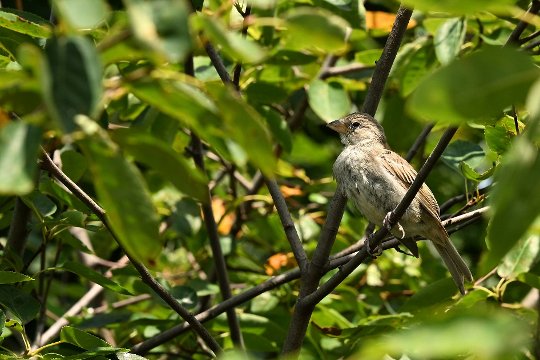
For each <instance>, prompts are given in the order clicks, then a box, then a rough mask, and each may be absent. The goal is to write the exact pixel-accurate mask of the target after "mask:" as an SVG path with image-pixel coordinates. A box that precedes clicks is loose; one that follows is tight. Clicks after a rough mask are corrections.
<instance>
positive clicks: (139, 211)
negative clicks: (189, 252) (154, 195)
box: [85, 137, 161, 265]
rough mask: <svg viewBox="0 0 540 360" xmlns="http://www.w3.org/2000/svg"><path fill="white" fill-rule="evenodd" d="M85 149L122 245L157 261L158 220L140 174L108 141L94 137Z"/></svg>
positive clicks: (151, 261)
mask: <svg viewBox="0 0 540 360" xmlns="http://www.w3.org/2000/svg"><path fill="white" fill-rule="evenodd" d="M85 148H86V152H87V156H88V157H89V159H90V164H89V166H90V170H91V171H92V175H93V182H94V186H95V187H96V192H97V194H98V199H99V202H100V204H101V206H102V207H103V208H104V209H105V211H106V214H107V218H108V219H109V221H110V224H111V226H112V229H113V231H114V232H115V234H116V235H117V236H118V239H119V241H120V243H121V245H122V246H123V248H124V249H125V250H126V251H127V252H128V253H129V254H130V255H131V256H134V257H135V258H136V259H138V260H139V261H141V262H143V263H145V264H148V265H153V264H155V259H156V257H157V256H158V254H159V253H160V252H161V242H160V240H159V233H158V225H159V221H158V217H157V214H156V211H155V209H154V206H153V205H152V201H151V198H150V194H149V193H148V189H147V187H146V184H145V183H144V180H143V178H142V175H141V173H140V172H139V171H138V170H137V168H136V167H135V166H134V165H133V164H131V163H130V162H128V161H127V160H126V159H125V158H124V157H123V156H122V154H121V153H120V152H119V151H118V149H116V148H114V147H113V146H112V145H111V144H109V143H108V142H106V141H103V140H101V139H99V138H97V137H95V138H93V139H91V140H90V141H87V142H86V143H85Z"/></svg>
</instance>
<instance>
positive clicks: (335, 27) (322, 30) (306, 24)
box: [284, 7, 349, 53]
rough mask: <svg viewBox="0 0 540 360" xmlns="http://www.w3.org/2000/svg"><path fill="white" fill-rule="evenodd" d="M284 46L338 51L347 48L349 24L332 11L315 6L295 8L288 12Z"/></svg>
mask: <svg viewBox="0 0 540 360" xmlns="http://www.w3.org/2000/svg"><path fill="white" fill-rule="evenodd" d="M286 27H287V32H286V34H285V44H284V47H285V48H288V49H292V50H306V49H307V50H316V51H317V52H319V51H322V52H331V53H338V52H342V51H344V50H345V49H346V47H347V45H346V42H345V35H346V33H347V28H348V27H349V24H348V23H347V22H346V21H345V20H343V19H342V18H340V17H339V16H336V15H334V14H333V13H332V12H330V11H327V10H324V9H320V8H314V7H301V8H295V9H293V10H291V11H289V12H288V13H287V14H286Z"/></svg>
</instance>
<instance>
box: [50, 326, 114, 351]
mask: <svg viewBox="0 0 540 360" xmlns="http://www.w3.org/2000/svg"><path fill="white" fill-rule="evenodd" d="M60 339H61V340H62V341H64V342H67V343H69V344H72V345H75V346H78V347H80V348H82V349H85V350H92V349H96V348H101V347H105V348H107V347H110V346H111V345H110V344H109V343H107V342H106V341H104V340H101V339H100V338H98V337H97V336H95V335H92V334H89V333H87V332H85V331H82V330H79V329H77V328H74V327H72V326H64V327H63V328H62V330H61V331H60Z"/></svg>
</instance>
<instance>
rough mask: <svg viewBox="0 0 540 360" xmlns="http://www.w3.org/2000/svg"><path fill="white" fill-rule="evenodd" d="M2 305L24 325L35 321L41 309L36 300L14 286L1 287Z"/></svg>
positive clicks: (0, 298) (0, 297)
mask: <svg viewBox="0 0 540 360" xmlns="http://www.w3.org/2000/svg"><path fill="white" fill-rule="evenodd" d="M0 304H2V306H4V307H5V308H6V309H7V310H8V311H9V312H10V313H11V314H12V316H14V317H16V318H17V319H18V320H19V321H20V322H21V323H23V324H26V323H27V322H29V321H30V320H33V319H34V318H35V317H36V316H37V313H38V311H39V308H40V304H39V302H38V301H37V300H36V299H34V298H33V297H32V296H31V295H30V294H27V293H26V292H24V291H22V290H21V289H19V288H18V287H16V286H13V285H0Z"/></svg>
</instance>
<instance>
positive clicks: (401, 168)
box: [381, 150, 440, 219]
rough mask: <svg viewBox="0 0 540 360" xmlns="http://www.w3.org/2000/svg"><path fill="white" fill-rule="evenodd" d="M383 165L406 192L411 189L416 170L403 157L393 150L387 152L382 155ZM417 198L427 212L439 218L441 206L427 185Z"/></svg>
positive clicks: (423, 186)
mask: <svg viewBox="0 0 540 360" xmlns="http://www.w3.org/2000/svg"><path fill="white" fill-rule="evenodd" d="M381 160H382V161H381V163H382V165H383V166H384V168H385V169H386V170H387V171H388V172H389V173H390V174H391V175H392V176H394V177H395V178H396V179H397V180H399V183H400V184H401V185H402V186H403V188H404V189H405V190H407V189H409V187H410V186H411V184H412V183H413V181H414V179H415V178H416V174H417V173H416V170H414V169H413V167H412V166H411V165H410V164H409V163H408V162H407V161H406V160H405V159H403V158H402V157H401V156H399V155H398V154H396V153H395V152H393V151H391V150H385V151H384V152H383V153H382V154H381ZM416 197H417V198H418V200H419V201H420V205H421V206H422V207H423V208H424V209H426V210H427V212H428V213H429V214H430V215H432V216H433V217H434V218H435V219H440V217H439V205H438V204H437V200H435V196H433V193H432V192H431V190H430V189H429V188H428V187H427V185H426V184H423V185H422V187H421V188H420V191H418V194H416Z"/></svg>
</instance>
